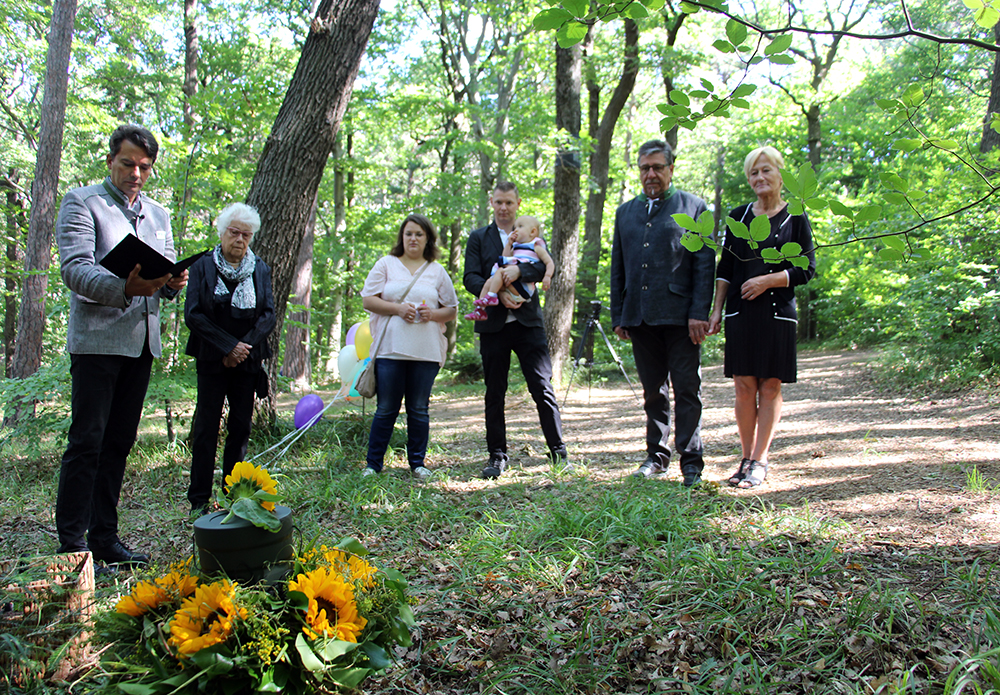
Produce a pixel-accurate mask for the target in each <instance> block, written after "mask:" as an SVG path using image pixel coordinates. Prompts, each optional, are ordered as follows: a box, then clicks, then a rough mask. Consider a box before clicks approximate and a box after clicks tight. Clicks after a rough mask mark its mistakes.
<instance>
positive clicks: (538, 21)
mask: <svg viewBox="0 0 1000 695" xmlns="http://www.w3.org/2000/svg"><path fill="white" fill-rule="evenodd" d="M573 16H574V15H573V14H572V13H571V12H568V11H567V10H564V9H563V8H561V7H553V8H551V9H548V10H542V11H541V12H539V13H538V14H536V15H535V18H534V19H533V20H531V25H532V26H533V27H535V29H537V30H538V31H549V30H551V29H558V28H559V27H561V26H562V25H563V24H565V23H566V22H568V21H569V20H571V19H573Z"/></svg>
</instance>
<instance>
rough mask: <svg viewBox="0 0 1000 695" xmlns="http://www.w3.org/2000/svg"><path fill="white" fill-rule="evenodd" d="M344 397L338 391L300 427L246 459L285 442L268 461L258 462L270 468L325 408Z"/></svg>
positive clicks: (321, 415)
mask: <svg viewBox="0 0 1000 695" xmlns="http://www.w3.org/2000/svg"><path fill="white" fill-rule="evenodd" d="M344 398H345V396H342V395H341V394H339V393H338V394H336V395H335V396H334V397H333V398H332V399H331V400H330V402H329V403H328V404H327V405H325V406H323V409H322V410H321V411H319V412H318V413H316V414H315V415H313V416H312V417H311V418H309V421H308V422H306V423H305V424H304V425H302V427H299V428H296V429H294V430H292V431H291V432H289V433H288V434H286V435H285V436H284V437H282V438H281V439H279V440H278V441H277V442H275V443H274V444H273V445H271V446H270V447H268V448H267V449H265V450H264V451H262V452H260V453H259V454H257V455H256V456H253V457H250V458H248V459H247V461H255V460H257V459H259V458H262V457H263V456H265V455H266V454H269V453H270V452H272V451H274V450H275V449H277V448H279V447H281V446H283V445H286V444H287V445H286V446H285V448H284V449H282V450H281V451H280V452H279V453H277V454H275V455H274V456H272V457H271V459H270V460H269V461H267V462H266V463H261V464H260V466H261V468H264V469H265V470H271V465H272V464H273V463H274V462H275V461H278V460H279V459H281V457H282V456H284V455H285V454H287V453H288V450H289V449H291V448H292V445H293V444H295V442H297V441H298V440H299V439H300V438H301V437H302V435H304V434H305V433H306V430H308V429H309V428H310V427H312V426H313V425H314V424H315V423H317V422H319V420H320V418H322V417H323V413H325V412H326V411H327V410H329V409H330V408H331V407H332V406H333V404H334V403H336V402H337V401H339V400H343V399H344ZM274 470H275V471H277V470H278V469H274Z"/></svg>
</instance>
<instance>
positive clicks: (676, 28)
mask: <svg viewBox="0 0 1000 695" xmlns="http://www.w3.org/2000/svg"><path fill="white" fill-rule="evenodd" d="M669 8H670V5H668V6H667V7H665V8H664V12H663V26H664V28H665V29H666V30H667V48H669V49H672V48H673V47H674V45H675V44H676V43H677V35H678V34H680V31H681V26H683V24H684V19H685V18H686V17H687V15H686V14H685V13H683V12H678V13H677V14H675V15H671V14H670V11H669ZM626 40H627V38H626ZM663 55H664V59H663V61H662V62H661V63H660V73H661V74H662V75H663V88H664V90H665V91H666V93H667V103H668V104H673V103H674V100H673V99H672V98H671V97H670V93H671V92H672V91H674V77H673V69H674V67H675V66H674V65H673V64H672V63H671V57H669V56H672V55H673V51H672V50H670V51H664V52H663ZM674 60H676V59H674ZM677 133H678V127H677V126H676V125H675V126H674V127H673V128H671V129H670V130H668V131H667V132H666V133H664V134H663V139H664V140H666V141H667V144H668V145H670V149H672V150H674V151H676V150H677Z"/></svg>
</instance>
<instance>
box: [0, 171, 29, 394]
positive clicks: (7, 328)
mask: <svg viewBox="0 0 1000 695" xmlns="http://www.w3.org/2000/svg"><path fill="white" fill-rule="evenodd" d="M19 178H20V177H19V175H18V173H17V171H16V170H15V169H11V170H10V172H9V177H8V178H6V179H0V188H2V189H4V191H6V193H7V208H6V210H5V214H4V218H5V223H6V227H7V264H6V267H5V271H4V296H3V375H4V376H5V377H7V378H8V379H9V378H10V376H11V371H12V369H13V367H14V344H15V342H16V340H17V295H18V289H19V288H18V279H19V278H20V275H21V273H20V268H21V267H22V265H23V263H24V253H23V252H22V251H21V246H20V242H21V238H22V233H21V230H22V229H23V225H24V203H25V201H24V198H23V196H20V195H18V187H17V182H18V179H19Z"/></svg>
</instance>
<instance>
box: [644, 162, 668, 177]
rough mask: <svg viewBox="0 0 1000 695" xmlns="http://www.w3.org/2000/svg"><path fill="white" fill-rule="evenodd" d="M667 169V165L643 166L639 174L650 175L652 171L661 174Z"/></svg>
mask: <svg viewBox="0 0 1000 695" xmlns="http://www.w3.org/2000/svg"><path fill="white" fill-rule="evenodd" d="M666 168H667V165H666V164H643V165H642V166H640V167H639V173H640V174H642V175H646V174H648V173H649V172H650V171H655V172H656V173H657V174H659V173H661V172H662V171H663V170H664V169H666Z"/></svg>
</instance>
